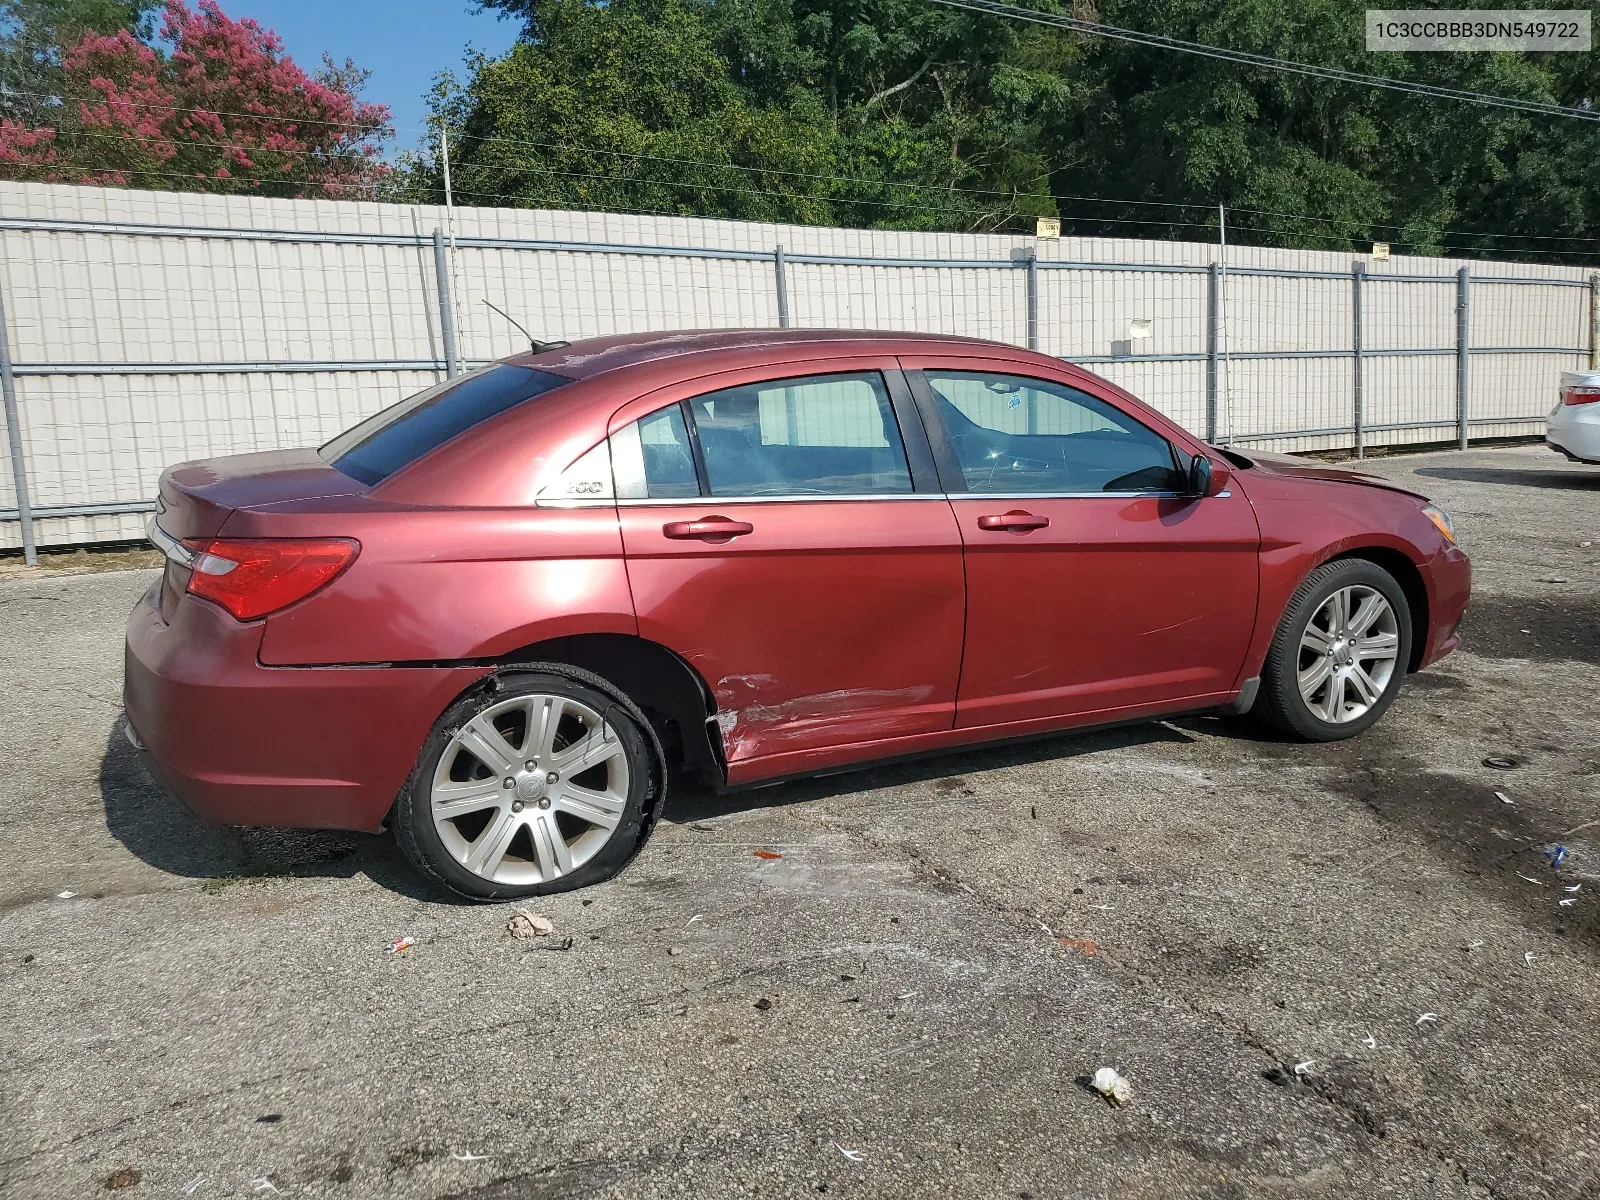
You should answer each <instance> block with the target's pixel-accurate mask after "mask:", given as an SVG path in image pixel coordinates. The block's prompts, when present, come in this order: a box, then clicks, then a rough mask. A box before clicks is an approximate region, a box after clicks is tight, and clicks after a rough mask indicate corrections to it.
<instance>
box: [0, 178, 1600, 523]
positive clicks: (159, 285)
mask: <svg viewBox="0 0 1600 1200" xmlns="http://www.w3.org/2000/svg"><path fill="white" fill-rule="evenodd" d="M39 221H46V222H51V221H53V222H92V223H97V224H98V223H126V224H136V225H140V226H164V227H168V228H187V229H193V228H213V229H226V230H256V231H276V232H283V231H291V232H300V233H309V234H316V233H323V234H383V235H390V236H397V237H399V238H401V239H407V241H406V242H405V244H380V245H374V244H356V245H352V244H342V243H336V242H318V241H290V240H282V239H277V240H274V239H272V238H264V239H262V240H239V239H223V238H198V237H177V236H147V235H143V234H132V233H128V232H117V231H115V230H112V229H94V230H88V231H85V230H73V231H67V230H61V229H51V228H48V227H39V226H37V225H36V224H35V225H32V226H29V223H30V222H35V223H36V222H39ZM24 226H29V227H24ZM436 227H446V217H445V213H444V210H443V209H441V208H436V207H427V206H418V207H409V206H401V205H385V204H366V203H359V202H343V201H295V200H265V199H254V198H248V197H221V196H204V195H189V194H177V193H168V192H133V191H120V190H115V189H110V188H79V187H69V186H62V185H51V184H19V183H0V254H3V261H0V297H3V300H4V304H5V310H6V321H7V329H8V331H9V334H10V341H11V353H12V358H13V360H14V362H15V363H16V364H17V365H18V372H19V373H18V378H17V397H18V403H19V406H20V412H21V428H22V434H23V439H24V445H25V457H26V466H27V471H28V478H29V490H30V495H31V497H32V501H33V504H34V505H35V507H36V508H45V509H48V508H49V507H50V506H55V505H81V504H104V503H118V502H138V501H142V500H147V499H148V498H149V497H150V496H151V495H152V494H153V492H154V488H155V481H156V477H157V475H158V474H159V473H160V471H161V470H162V468H164V467H165V466H167V465H169V464H171V463H173V462H177V461H181V460H183V459H188V458H201V457H207V456H211V455H218V454H231V453H236V452H240V451H246V450H255V449H265V448H274V447H287V446H300V445H310V444H316V443H319V442H321V441H324V440H326V439H327V438H328V437H330V436H332V435H333V434H334V433H337V432H338V431H339V430H341V429H343V428H345V427H347V426H349V425H351V424H353V423H354V422H355V421H357V420H358V419H360V418H361V417H363V416H365V415H366V414H368V413H370V412H373V411H375V410H376V409H378V408H380V407H382V406H384V405H386V404H389V403H392V402H393V401H395V400H398V399H400V398H401V397H403V396H405V395H407V394H408V393H410V392H412V391H415V390H417V389H419V388H421V387H424V386H426V385H427V384H430V383H432V382H433V381H434V379H436V378H438V377H439V375H440V374H441V372H439V371H438V370H437V369H436V368H435V367H434V365H433V364H435V363H437V362H438V361H439V360H440V359H441V358H442V354H443V349H442V341H441V333H440V328H439V310H438V297H437V295H436V288H435V282H434V280H435V272H434V259H433V251H432V246H431V243H430V242H428V241H427V239H429V238H431V235H432V231H433V230H434V229H435V228H436ZM454 232H455V235H456V237H457V239H458V240H459V239H472V238H494V239H510V240H518V241H525V240H535V239H537V240H543V241H556V242H605V243H626V244H629V245H639V246H641V247H644V246H674V247H703V248H718V249H738V250H753V251H760V252H762V253H763V254H766V253H770V252H771V251H772V249H773V247H774V246H776V245H780V244H781V245H782V246H784V247H785V249H786V251H787V252H788V253H789V254H791V255H793V254H802V255H803V254H827V255H847V256H871V257H905V258H919V259H927V258H939V259H961V260H973V259H977V260H990V261H1011V260H1014V259H1015V258H1016V257H1017V256H1018V255H1022V254H1025V253H1027V252H1029V251H1037V253H1038V255H1039V258H1040V260H1041V261H1042V262H1045V263H1051V262H1104V263H1136V264H1146V265H1149V266H1152V267H1154V266H1159V265H1186V266H1200V267H1203V266H1206V265H1208V264H1209V263H1211V262H1212V261H1213V259H1214V258H1215V257H1216V254H1217V249H1216V247H1215V246H1211V245H1205V244H1195V243H1176V242H1150V241H1123V240H1113V239H1106V238H1064V239H1061V240H1059V241H1043V242H1036V241H1035V240H1034V239H1032V238H1028V237H1012V236H997V235H979V234H930V233H894V232H884V231H875V230H846V229H820V228H808V227H795V226H781V225H760V224H751V223H744V222H733V221H710V220H699V219H693V218H679V217H648V216H628V215H619V214H608V213H579V212H543V211H530V210H526V209H495V208H477V209H458V210H456V213H455V219H454ZM417 238H420V239H423V241H422V242H421V243H420V244H419V243H418V242H416V241H412V240H410V239H417ZM1354 261H1357V260H1354V259H1352V257H1351V256H1350V255H1346V254H1333V253H1323V252H1315V251H1291V250H1267V249H1255V248H1249V247H1245V248H1238V247H1235V248H1231V249H1230V250H1229V254H1228V266H1229V268H1230V272H1233V271H1236V270H1237V269H1239V268H1270V269H1289V270H1310V271H1330V272H1339V273H1340V275H1341V277H1340V278H1337V279H1304V278H1284V277H1278V276H1251V275H1244V274H1236V273H1230V275H1229V276H1228V285H1227V289H1226V296H1227V303H1226V314H1227V325H1226V338H1225V348H1226V350H1227V351H1229V352H1230V353H1232V354H1241V353H1243V354H1248V353H1251V352H1261V351H1284V350H1290V351H1309V350H1333V351H1348V349H1349V347H1350V345H1351V334H1352V315H1351V284H1350V280H1349V278H1348V276H1349V272H1350V269H1351V267H1352V264H1353V262H1354ZM1463 265H1470V266H1471V269H1472V272H1473V274H1474V275H1475V276H1476V277H1478V278H1479V279H1480V280H1481V279H1483V278H1484V277H1504V276H1514V277H1518V278H1523V279H1549V280H1561V281H1571V282H1582V281H1586V280H1587V274H1586V273H1585V272H1584V271H1582V270H1580V269H1577V268H1560V267H1549V266H1534V265H1527V264H1520V263H1515V264H1514V263H1484V262H1474V263H1471V264H1465V263H1462V262H1458V261H1454V260H1449V259H1433V258H1394V259H1391V260H1390V261H1388V262H1386V263H1372V262H1368V263H1367V269H1368V272H1369V282H1368V284H1367V285H1366V288H1365V292H1364V297H1365V301H1364V309H1365V340H1366V346H1367V348H1368V349H1369V350H1385V349H1432V350H1442V349H1448V348H1451V347H1453V346H1454V345H1455V328H1456V288H1455V281H1454V275H1455V271H1456V269H1457V268H1458V267H1460V266H1463ZM1392 275H1428V276H1431V277H1436V278H1437V279H1438V280H1439V282H1438V283H1404V282H1394V281H1391V282H1384V281H1383V277H1384V276H1392ZM1025 276H1026V273H1025V272H1024V271H1022V270H1004V269H1001V270H993V269H991V270H973V269H956V268H946V267H940V268H926V267H879V266H841V265H833V264H828V265H820V264H805V263H795V262H790V263H789V264H788V287H789V306H790V312H791V316H792V320H793V323H794V324H795V325H797V326H812V327H822V326H839V327H853V328H864V329H914V330H928V331H940V332H948V333H960V334H969V335H976V336H980V337H988V338H994V339H997V340H1001V341H1007V342H1013V343H1018V344H1023V343H1025V342H1026V338H1027V321H1026V316H1027V314H1026V277H1025ZM452 287H453V291H454V293H455V297H454V298H455V303H456V307H457V316H458V321H457V324H458V326H459V330H460V341H461V344H460V353H461V355H462V357H463V358H465V359H467V360H481V359H488V358H493V357H498V356H501V355H505V354H510V353H514V352H516V351H518V350H520V349H522V348H523V345H524V343H523V340H522V338H521V335H520V334H518V333H517V332H516V331H515V330H514V329H512V328H511V327H510V326H509V325H508V324H507V323H506V322H505V321H504V320H503V319H502V318H501V317H499V316H497V315H495V314H494V313H492V312H490V310H489V309H488V308H487V307H486V306H485V304H484V301H485V300H490V301H493V302H494V303H495V304H498V305H500V306H501V307H502V308H505V309H507V310H508V311H509V312H511V313H512V315H514V316H515V317H517V318H518V320H520V321H521V322H522V323H523V324H525V325H527V326H528V327H529V328H530V329H531V330H533V331H534V332H535V334H537V335H539V336H544V337H562V338H567V339H577V338H581V337H588V336H592V335H596V334H604V333H613V332H625V331H632V330H644V329H669V328H707V327H739V326H773V325H776V324H777V320H778V313H777V301H776V294H775V288H774V269H773V264H772V263H771V262H770V261H726V260H718V259H706V258H668V257H659V256H651V255H648V254H639V255H633V254H595V253H584V252H577V251H573V250H566V249H555V248H552V249H543V250H528V249H502V248H480V247H471V246H461V247H459V248H458V249H457V251H456V253H455V259H454V267H453V285H452ZM1206 294H1207V278H1206V276H1205V274H1204V273H1192V274H1162V273H1156V272H1143V271H1112V270H1093V269H1084V270H1051V269H1044V270H1041V271H1040V272H1039V334H1040V348H1041V349H1043V350H1045V351H1046V352H1048V353H1051V354H1057V355H1061V356H1063V357H1068V358H1082V357H1093V356H1105V355H1108V354H1110V353H1111V352H1112V351H1111V343H1112V342H1114V341H1119V340H1122V339H1126V338H1128V336H1129V323H1130V321H1132V320H1133V319H1136V318H1144V319H1148V320H1150V321H1151V322H1152V325H1151V330H1152V336H1151V338H1149V339H1148V340H1142V341H1136V342H1134V344H1133V349H1134V351H1135V352H1136V353H1139V354H1185V355H1203V354H1204V353H1205V350H1206V342H1207V310H1206ZM1472 305H1473V307H1472V339H1473V344H1474V345H1480V346H1513V345H1518V346H1551V347H1564V348H1566V349H1567V352H1565V353H1552V354H1537V355H1534V354H1504V355H1484V354H1479V355H1474V356H1473V359H1472V378H1473V391H1472V416H1473V417H1475V418H1482V417H1532V416H1535V415H1536V414H1541V413H1543V412H1544V411H1546V410H1547V409H1548V408H1549V406H1550V403H1551V401H1552V398H1553V396H1554V393H1555V388H1556V380H1557V376H1558V375H1559V373H1560V372H1561V371H1562V370H1566V369H1571V368H1572V367H1573V366H1576V365H1580V364H1582V363H1586V361H1587V358H1586V353H1583V354H1580V353H1579V348H1586V347H1587V346H1588V342H1589V335H1588V329H1589V292H1588V290H1587V289H1586V288H1580V287H1572V286H1566V287H1563V286H1547V285H1528V284H1521V285H1512V284H1500V285H1495V284H1492V283H1488V282H1477V283H1475V284H1474V287H1473V296H1472ZM360 362H365V363H373V364H383V365H381V366H380V365H374V366H373V367H371V368H366V369H361V370H348V369H345V370H322V371H317V370H306V369H305V365H306V364H319V363H320V364H349V363H360ZM217 363H234V364H263V365H265V366H266V368H267V369H264V370H260V371H253V372H249V373H199V374H195V373H178V372H174V371H168V372H166V373H145V374H114V373H76V374H40V373H39V369H40V368H41V367H47V366H53V367H59V366H62V365H66V364H108V365H115V364H148V365H153V366H156V367H158V368H159V367H172V366H173V365H175V364H176V365H183V366H189V367H191V368H192V367H193V366H195V365H197V364H217ZM273 364H278V369H276V370H274V369H272V365H273ZM289 364H297V365H298V369H296V370H287V369H284V368H285V367H287V366H288V365H289ZM1092 369H1093V370H1096V371H1098V372H1100V373H1101V374H1103V375H1105V376H1106V377H1107V378H1110V379H1113V380H1115V381H1116V382H1118V383H1119V384H1121V385H1123V386H1124V387H1127V388H1128V389H1129V390H1130V391H1132V392H1134V393H1135V394H1137V395H1139V396H1141V397H1143V398H1144V399H1146V400H1148V401H1149V402H1151V403H1152V404H1154V405H1155V406H1156V407H1157V408H1159V409H1161V410H1162V411H1163V412H1166V413H1168V414H1169V415H1171V416H1173V417H1175V418H1176V419H1177V420H1179V421H1180V422H1181V423H1182V424H1184V425H1185V426H1186V427H1188V428H1190V429H1193V430H1196V431H1203V428H1204V421H1205V401H1206V364H1205V363H1204V362H1202V361H1181V362H1138V361H1127V362H1116V363H1107V364H1095V365H1093V366H1092ZM1352 374H1353V372H1352V363H1351V360H1350V359H1348V358H1301V359H1248V358H1246V359H1232V360H1230V361H1229V362H1228V364H1227V367H1226V370H1225V372H1224V377H1225V384H1226V387H1225V393H1226V395H1225V400H1226V403H1225V405H1224V406H1223V409H1222V412H1221V414H1220V421H1219V428H1220V432H1221V433H1222V434H1224V435H1228V434H1231V435H1233V436H1236V437H1240V438H1247V437H1248V436H1249V435H1251V434H1256V433H1263V432H1279V431H1285V430H1311V429H1331V428H1344V427H1348V426H1349V424H1350V421H1351V403H1352V386H1351V385H1352ZM1365 380H1366V421H1367V424H1368V425H1369V426H1370V425H1379V424H1399V423H1404V422H1411V421H1427V420H1437V421H1453V420H1454V414H1455V386H1456V383H1455V380H1456V361H1455V358H1454V356H1453V355H1452V354H1436V355H1432V356H1419V357H1378V358H1371V359H1368V360H1367V362H1366V369H1365ZM1542 428H1543V423H1542V420H1530V421H1520V422H1516V423H1507V424H1503V425H1495V426H1483V427H1477V428H1475V432H1476V433H1478V434H1480V435H1485V436H1488V435H1509V434H1531V433H1538V432H1541V431H1542ZM1449 436H1451V430H1450V429H1449V428H1446V427H1438V428H1432V429H1415V430H1396V431H1392V432H1387V433H1373V434H1371V435H1369V438H1368V444H1369V445H1382V444H1400V443H1405V442H1419V441H1438V440H1442V439H1444V438H1447V437H1449ZM1249 444H1251V445H1255V446H1258V447H1262V448H1272V449H1289V450H1301V449H1319V448H1329V447H1338V446H1347V445H1349V444H1350V437H1349V435H1348V434H1334V435H1321V436H1312V437H1293V438H1286V439H1279V440H1276V441H1273V442H1259V441H1258V442H1252V443H1249ZM14 507H15V496H14V492H13V488H12V483H11V479H10V473H9V470H3V471H0V509H12V508H14ZM143 519H144V518H143V517H142V516H140V515H137V514H113V515H106V516H93V517H46V518H45V519H43V520H41V521H40V522H39V524H38V527H37V529H38V539H39V541H40V543H41V544H50V543H67V542H88V541H97V540H109V539H120V538H131V537H137V536H138V535H139V533H140V531H141V529H142V526H143ZM18 544H19V531H18V526H17V524H16V523H15V522H14V521H8V522H4V523H0V546H16V545H18Z"/></svg>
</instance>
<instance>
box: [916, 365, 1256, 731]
mask: <svg viewBox="0 0 1600 1200" xmlns="http://www.w3.org/2000/svg"><path fill="white" fill-rule="evenodd" d="M902 361H903V362H904V363H905V365H907V366H908V367H910V366H915V367H917V368H919V369H918V370H916V371H913V372H912V373H911V375H912V383H913V387H914V389H915V390H916V392H917V397H918V401H919V403H921V404H922V405H923V408H924V417H925V420H927V421H928V422H929V423H930V424H931V425H932V426H933V427H934V429H935V430H936V431H938V433H939V436H938V437H937V438H936V441H937V442H938V443H939V452H940V455H941V460H942V462H941V465H942V467H943V469H944V471H945V473H946V474H947V475H949V476H951V478H950V479H948V480H947V484H948V486H949V487H950V489H951V491H952V506H953V508H954V509H955V512H956V516H957V521H958V523H959V525H960V528H961V536H962V539H963V542H964V544H965V548H966V561H967V623H966V651H965V657H964V662H963V667H962V675H961V684H960V690H959V694H958V697H957V717H956V723H957V725H958V726H961V727H981V726H986V725H1000V724H1007V723H1012V722H1023V721H1029V720H1036V719H1043V718H1061V717H1081V718H1082V719H1084V720H1086V721H1087V720H1096V719H1114V718H1115V717H1116V716H1117V715H1118V714H1119V713H1121V712H1131V710H1141V709H1159V708H1163V707H1180V706H1182V705H1183V704H1185V703H1186V702H1189V701H1198V700H1199V699H1200V698H1204V697H1210V696H1221V695H1225V694H1227V693H1229V692H1230V691H1231V690H1232V689H1233V688H1234V686H1235V682H1236V680H1237V677H1238V673H1239V670H1240V668H1241V665H1242V663H1243V659H1244V654H1245V650H1246V648H1247V645H1248V642H1249V638H1250V633H1251V630H1252V628H1253V627H1254V622H1255V609H1256V589H1257V574H1258V568H1257V554H1258V547H1259V541H1260V538H1259V532H1258V529H1257V525H1256V520H1255V515H1254V513H1253V511H1252V510H1251V508H1250V505H1249V502H1248V501H1247V500H1246V499H1245V498H1244V497H1243V496H1242V495H1237V494H1230V495H1217V496H1207V497H1203V498H1196V497H1191V496H1186V495H1183V494H1182V492H1183V491H1184V490H1185V488H1184V475H1185V467H1186V462H1187V457H1186V455H1184V454H1183V453H1182V452H1181V451H1179V450H1177V448H1175V447H1174V446H1173V445H1172V443H1171V442H1170V441H1169V440H1168V439H1167V438H1166V437H1164V436H1162V435H1161V434H1160V433H1158V432H1156V431H1155V430H1153V429H1151V428H1149V427H1148V426H1147V425H1145V424H1144V423H1142V422H1141V421H1139V420H1137V419H1136V418H1135V417H1133V416H1132V415H1131V414H1129V413H1128V412H1126V411H1124V410H1123V409H1122V408H1121V407H1120V406H1118V405H1117V404H1115V403H1113V402H1112V399H1111V398H1110V397H1109V396H1105V395H1091V394H1090V393H1089V392H1087V391H1085V390H1084V389H1083V388H1081V387H1077V386H1073V385H1072V384H1069V383H1067V382H1066V381H1065V380H1052V379H1046V378H1040V377H1035V376H1031V375H1026V374H1019V373H1018V369H1017V367H1016V366H1005V365H1001V364H993V365H990V366H988V367H987V368H985V367H984V366H983V365H982V364H975V363H974V362H973V361H972V360H970V359H966V360H959V359H958V360H936V359H929V360H918V361H916V362H913V361H911V360H902Z"/></svg>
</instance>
